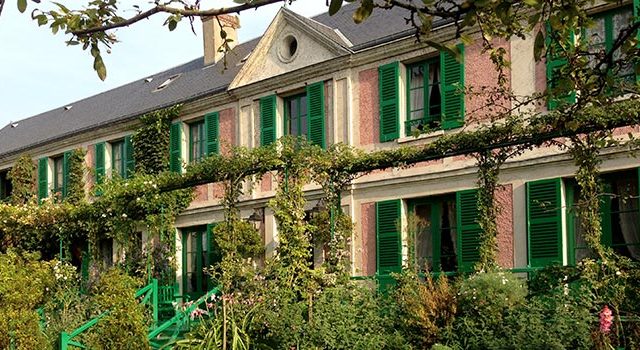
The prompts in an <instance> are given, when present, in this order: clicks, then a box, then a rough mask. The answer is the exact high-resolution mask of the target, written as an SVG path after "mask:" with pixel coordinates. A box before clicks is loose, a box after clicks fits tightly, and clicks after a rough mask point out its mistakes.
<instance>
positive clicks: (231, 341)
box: [175, 294, 256, 350]
mask: <svg viewBox="0 0 640 350" xmlns="http://www.w3.org/2000/svg"><path fill="white" fill-rule="evenodd" d="M239 296H240V294H226V295H223V296H222V299H221V300H222V303H217V304H215V303H208V304H206V309H200V312H199V314H201V315H200V316H197V317H198V321H199V324H198V325H197V326H196V327H195V328H194V329H193V330H192V331H191V332H189V333H188V334H187V335H186V336H185V339H183V340H179V341H177V342H176V343H175V348H177V349H203V350H204V349H207V350H223V349H229V350H249V349H251V348H252V347H251V346H252V339H251V337H250V334H249V332H248V331H249V326H250V323H251V320H252V318H253V312H254V310H255V308H256V306H255V305H254V304H253V303H249V302H248V301H251V300H250V299H248V298H239ZM243 301H244V303H242V304H241V303H240V302H243ZM223 344H225V346H223Z"/></svg>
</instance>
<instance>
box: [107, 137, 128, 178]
mask: <svg viewBox="0 0 640 350" xmlns="http://www.w3.org/2000/svg"><path fill="white" fill-rule="evenodd" d="M126 169H127V166H126V164H125V154H124V141H122V140H120V141H115V142H111V175H112V176H120V177H121V178H126Z"/></svg>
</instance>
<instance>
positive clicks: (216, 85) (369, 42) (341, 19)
mask: <svg viewBox="0 0 640 350" xmlns="http://www.w3.org/2000/svg"><path fill="white" fill-rule="evenodd" d="M356 6H357V3H354V4H349V5H345V6H343V8H342V9H341V10H340V11H339V12H338V13H337V14H335V15H334V16H329V15H328V14H321V15H318V16H316V17H313V20H315V21H317V22H319V23H315V24H314V27H315V29H316V30H320V31H322V32H323V33H324V34H325V35H332V34H330V32H331V31H328V30H327V29H328V28H334V29H338V30H339V31H340V32H341V33H342V34H343V35H344V36H346V37H347V39H349V41H350V42H351V43H352V44H353V46H352V47H351V49H352V50H360V49H363V48H366V47H368V46H373V45H376V44H379V43H382V42H385V41H389V40H392V39H394V38H396V37H398V36H405V35H411V34H412V33H411V27H410V26H409V25H407V24H406V21H405V20H404V16H406V12H405V11H403V10H402V9H392V10H377V11H374V13H373V14H372V16H371V17H370V18H369V19H368V20H367V21H365V22H364V23H362V24H355V23H354V22H353V19H352V14H353V11H354V10H355V8H356ZM309 22H312V21H309ZM320 24H322V25H324V26H326V27H324V26H322V25H320ZM327 27H328V28H327ZM335 38H337V37H334V39H335ZM259 40H260V38H256V39H253V40H250V41H247V42H244V43H241V44H239V45H238V46H237V47H235V48H234V49H233V52H232V54H230V55H228V62H227V69H226V70H223V69H222V64H221V62H219V63H218V64H215V65H211V66H207V67H204V60H203V58H202V57H199V58H197V59H194V60H192V61H190V62H187V63H185V64H182V65H180V66H177V67H174V68H171V69H168V70H166V71H164V72H161V73H158V74H155V75H153V76H152V78H153V80H152V81H150V82H145V80H144V79H141V80H137V81H133V82H131V83H129V84H126V85H123V86H120V87H117V88H115V89H112V90H109V91H105V92H103V93H100V94H97V95H94V96H91V97H88V98H85V99H82V100H79V101H75V102H71V103H67V104H65V105H63V106H61V107H60V108H56V109H53V110H50V111H48V112H44V113H41V114H38V115H36V116H33V117H30V118H27V119H23V120H21V121H19V122H17V124H18V125H17V126H16V127H12V125H11V124H9V125H7V126H5V127H3V128H2V129H0V161H1V160H2V158H4V157H6V156H8V155H11V154H14V153H19V152H22V151H25V150H27V149H29V148H31V147H35V146H39V145H43V144H46V143H48V142H53V141H56V140H59V139H62V138H64V137H68V136H70V135H74V134H77V133H82V132H86V131H90V130H97V129H99V128H101V127H105V126H107V125H111V124H114V123H118V122H122V121H126V120H130V119H132V118H135V117H136V116H139V115H142V114H144V113H146V112H149V111H152V110H156V109H159V108H163V107H167V106H171V105H174V104H176V103H180V102H187V101H191V100H194V99H197V98H200V97H202V96H206V95H210V94H213V93H216V92H220V91H223V90H225V89H226V87H227V86H228V85H229V84H230V83H231V81H232V80H233V78H234V77H235V75H236V74H237V73H238V71H239V69H240V67H241V64H239V61H240V60H242V59H243V58H244V57H246V56H247V55H248V54H249V53H250V52H251V50H253V48H254V47H255V46H256V45H257V43H258V41H259ZM336 40H337V39H336ZM175 74H180V77H179V78H178V79H176V80H175V81H173V82H172V83H171V84H169V86H167V87H166V88H165V89H162V90H160V91H154V90H155V89H156V87H157V86H158V85H160V84H161V83H162V82H164V81H165V80H166V79H167V78H169V77H171V76H173V75H175ZM65 106H72V107H71V108H70V109H68V110H66V109H65ZM14 124H15V123H14Z"/></svg>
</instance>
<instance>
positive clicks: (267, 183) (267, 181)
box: [260, 174, 272, 192]
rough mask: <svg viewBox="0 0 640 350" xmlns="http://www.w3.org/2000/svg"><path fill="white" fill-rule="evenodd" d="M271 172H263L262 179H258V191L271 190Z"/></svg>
mask: <svg viewBox="0 0 640 350" xmlns="http://www.w3.org/2000/svg"><path fill="white" fill-rule="evenodd" d="M271 182H272V179H271V174H264V175H263V176H262V179H261V180H260V191H262V192H268V191H271Z"/></svg>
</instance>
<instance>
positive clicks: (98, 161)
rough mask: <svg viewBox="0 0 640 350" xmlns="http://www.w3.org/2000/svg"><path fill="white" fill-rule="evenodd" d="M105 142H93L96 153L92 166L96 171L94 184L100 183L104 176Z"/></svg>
mask: <svg viewBox="0 0 640 350" xmlns="http://www.w3.org/2000/svg"><path fill="white" fill-rule="evenodd" d="M105 147H106V145H105V143H104V142H100V143H96V144H95V150H96V154H95V161H94V168H95V171H96V184H98V185H99V184H101V183H102V182H103V181H104V176H105V168H106V167H105V164H104V163H105V156H104V154H105Z"/></svg>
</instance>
